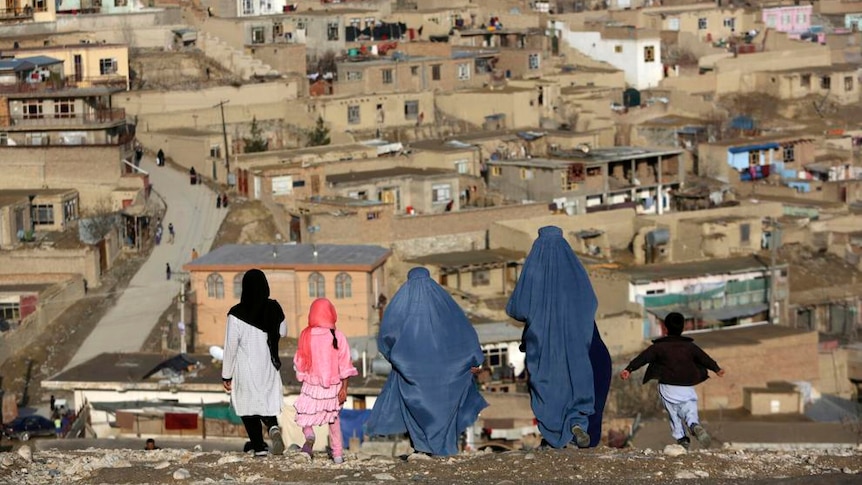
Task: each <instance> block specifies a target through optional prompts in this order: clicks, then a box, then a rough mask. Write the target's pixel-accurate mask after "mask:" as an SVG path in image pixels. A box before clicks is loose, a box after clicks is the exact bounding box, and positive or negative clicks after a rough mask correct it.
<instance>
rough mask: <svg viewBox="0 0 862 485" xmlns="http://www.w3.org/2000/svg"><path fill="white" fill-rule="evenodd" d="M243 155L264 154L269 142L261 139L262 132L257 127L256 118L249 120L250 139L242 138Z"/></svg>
mask: <svg viewBox="0 0 862 485" xmlns="http://www.w3.org/2000/svg"><path fill="white" fill-rule="evenodd" d="M243 141H244V142H245V153H258V152H265V151H266V150H267V149H268V148H269V146H268V145H269V142H268V141H267V140H265V139H264V138H263V130H262V129H261V128H260V126H258V125H257V117H253V118H252V119H251V137H250V138H243Z"/></svg>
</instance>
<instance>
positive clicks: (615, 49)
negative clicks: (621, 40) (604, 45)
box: [614, 44, 623, 54]
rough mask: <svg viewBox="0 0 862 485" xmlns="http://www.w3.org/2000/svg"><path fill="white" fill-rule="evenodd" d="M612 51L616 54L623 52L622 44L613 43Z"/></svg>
mask: <svg viewBox="0 0 862 485" xmlns="http://www.w3.org/2000/svg"><path fill="white" fill-rule="evenodd" d="M614 52H615V53H617V54H622V53H623V45H622V44H617V45H615V46H614Z"/></svg>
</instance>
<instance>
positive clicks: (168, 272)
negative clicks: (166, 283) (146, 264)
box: [165, 263, 171, 279]
mask: <svg viewBox="0 0 862 485" xmlns="http://www.w3.org/2000/svg"><path fill="white" fill-rule="evenodd" d="M165 275H166V276H167V279H171V263H165Z"/></svg>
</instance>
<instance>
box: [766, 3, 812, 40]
mask: <svg viewBox="0 0 862 485" xmlns="http://www.w3.org/2000/svg"><path fill="white" fill-rule="evenodd" d="M813 10H814V7H813V6H811V5H784V6H778V7H766V8H764V9H763V10H762V12H761V13H762V16H763V17H762V21H763V23H764V24H765V25H766V27H767V28H769V29H772V30H775V31H778V32H786V33H789V34H801V33H803V32H808V30H809V29H810V28H811V14H812V12H813Z"/></svg>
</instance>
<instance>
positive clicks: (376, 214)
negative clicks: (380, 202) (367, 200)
mask: <svg viewBox="0 0 862 485" xmlns="http://www.w3.org/2000/svg"><path fill="white" fill-rule="evenodd" d="M365 219H366V220H368V221H373V220H375V219H380V211H371V212H368V213H367V214H365Z"/></svg>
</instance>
